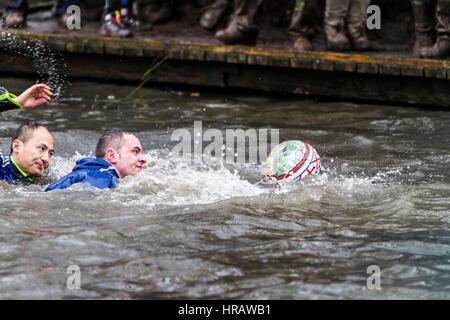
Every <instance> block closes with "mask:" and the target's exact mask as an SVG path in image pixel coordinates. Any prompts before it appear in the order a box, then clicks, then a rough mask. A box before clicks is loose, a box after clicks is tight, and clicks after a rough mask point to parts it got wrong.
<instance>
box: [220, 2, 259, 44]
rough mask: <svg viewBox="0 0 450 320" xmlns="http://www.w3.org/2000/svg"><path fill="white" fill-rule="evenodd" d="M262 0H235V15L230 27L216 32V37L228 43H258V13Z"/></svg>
mask: <svg viewBox="0 0 450 320" xmlns="http://www.w3.org/2000/svg"><path fill="white" fill-rule="evenodd" d="M261 3H262V0H235V1H234V16H233V18H232V19H231V21H230V23H229V24H228V27H227V28H226V29H224V30H220V31H218V32H217V33H216V35H215V37H216V38H217V39H218V40H220V41H222V42H224V43H227V44H250V45H254V44H255V43H256V38H257V36H258V28H257V23H256V19H257V14H258V9H259V8H260V7H261Z"/></svg>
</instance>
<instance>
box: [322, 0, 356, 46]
mask: <svg viewBox="0 0 450 320" xmlns="http://www.w3.org/2000/svg"><path fill="white" fill-rule="evenodd" d="M350 1H351V0H327V4H326V10H325V18H324V27H325V33H326V36H327V46H328V49H330V50H338V51H343V50H349V49H350V48H351V45H350V41H349V40H348V37H347V34H346V19H347V17H348V13H349V9H350Z"/></svg>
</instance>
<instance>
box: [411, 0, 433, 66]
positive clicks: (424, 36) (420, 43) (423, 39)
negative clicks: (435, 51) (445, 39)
mask: <svg viewBox="0 0 450 320" xmlns="http://www.w3.org/2000/svg"><path fill="white" fill-rule="evenodd" d="M411 5H412V7H413V11H414V25H415V29H416V41H415V44H414V52H413V54H414V56H416V57H418V56H419V55H420V51H421V50H423V49H425V48H427V47H431V46H433V44H434V30H435V14H436V1H435V0H411Z"/></svg>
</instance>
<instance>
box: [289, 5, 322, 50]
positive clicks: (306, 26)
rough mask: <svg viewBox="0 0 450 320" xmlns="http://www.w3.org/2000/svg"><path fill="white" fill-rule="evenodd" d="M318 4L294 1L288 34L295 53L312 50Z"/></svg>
mask: <svg viewBox="0 0 450 320" xmlns="http://www.w3.org/2000/svg"><path fill="white" fill-rule="evenodd" d="M318 9H319V4H318V2H317V1H316V0H296V1H295V7H294V12H293V13H292V17H291V23H290V26H289V34H290V35H291V37H292V38H293V41H294V44H293V47H294V50H295V51H312V50H314V47H313V43H312V39H313V38H314V35H315V26H316V21H317V20H318V11H319V10H318Z"/></svg>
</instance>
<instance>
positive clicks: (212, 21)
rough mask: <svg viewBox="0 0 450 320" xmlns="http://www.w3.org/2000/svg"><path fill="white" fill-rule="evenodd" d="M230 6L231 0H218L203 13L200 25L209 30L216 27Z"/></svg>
mask: <svg viewBox="0 0 450 320" xmlns="http://www.w3.org/2000/svg"><path fill="white" fill-rule="evenodd" d="M229 6H230V2H229V0H216V2H214V3H213V4H212V5H211V6H210V7H209V8H208V10H206V11H205V13H204V14H203V15H202V17H201V19H200V25H201V26H202V27H203V28H205V29H207V30H211V29H214V28H215V27H216V26H217V24H218V23H219V21H220V19H221V18H222V17H223V15H224V14H225V12H226V11H227V9H228V7H229Z"/></svg>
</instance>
